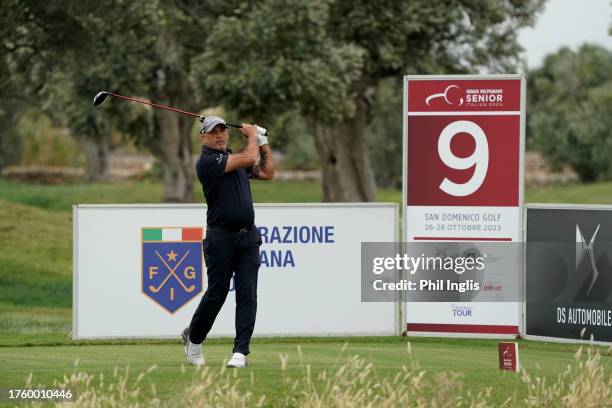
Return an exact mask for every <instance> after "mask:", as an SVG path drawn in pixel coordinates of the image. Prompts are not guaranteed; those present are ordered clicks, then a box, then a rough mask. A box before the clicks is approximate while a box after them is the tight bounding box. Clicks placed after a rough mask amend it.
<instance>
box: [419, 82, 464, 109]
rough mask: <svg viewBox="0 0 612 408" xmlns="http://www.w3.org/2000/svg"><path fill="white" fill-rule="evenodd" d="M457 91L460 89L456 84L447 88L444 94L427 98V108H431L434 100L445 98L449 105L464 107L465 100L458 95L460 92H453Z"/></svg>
mask: <svg viewBox="0 0 612 408" xmlns="http://www.w3.org/2000/svg"><path fill="white" fill-rule="evenodd" d="M455 89H456V90H457V91H458V90H459V87H458V86H457V85H455V84H452V85H449V86H447V87H446V89H445V90H444V92H441V93H436V94H433V95H429V96H428V97H427V98H425V103H426V104H427V106H430V105H431V101H432V100H433V99H436V98H444V101H445V102H446V103H447V104H449V105H457V106H461V105H463V98H462V97H461V96H458V95H457V94H458V92H452V91H453V90H455ZM457 98H458V99H457Z"/></svg>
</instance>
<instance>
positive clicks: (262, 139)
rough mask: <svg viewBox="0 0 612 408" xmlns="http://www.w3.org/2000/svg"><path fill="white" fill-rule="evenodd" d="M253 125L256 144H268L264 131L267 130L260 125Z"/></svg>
mask: <svg viewBox="0 0 612 408" xmlns="http://www.w3.org/2000/svg"><path fill="white" fill-rule="evenodd" d="M255 127H256V128H257V145H258V146H263V145H265V144H268V136H266V133H267V132H268V131H267V130H266V129H264V128H262V127H261V126H257V125H255Z"/></svg>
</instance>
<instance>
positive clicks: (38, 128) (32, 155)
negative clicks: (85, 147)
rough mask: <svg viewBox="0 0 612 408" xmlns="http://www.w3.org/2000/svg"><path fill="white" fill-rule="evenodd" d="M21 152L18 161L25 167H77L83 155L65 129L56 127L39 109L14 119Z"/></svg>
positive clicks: (81, 163) (82, 159)
mask: <svg viewBox="0 0 612 408" xmlns="http://www.w3.org/2000/svg"><path fill="white" fill-rule="evenodd" d="M17 130H18V133H19V140H20V141H21V143H22V144H23V153H22V156H21V160H20V162H19V164H21V165H24V166H67V167H71V166H72V167H78V166H82V165H83V162H84V157H83V154H82V153H81V150H80V148H79V146H78V145H77V144H76V142H75V141H74V139H73V138H72V137H71V135H70V134H69V133H68V132H67V129H65V128H55V127H53V124H52V122H51V120H50V119H49V118H48V117H47V116H46V115H44V114H42V113H40V111H36V110H29V111H27V112H26V113H24V114H23V115H22V116H21V118H20V119H19V121H18V122H17Z"/></svg>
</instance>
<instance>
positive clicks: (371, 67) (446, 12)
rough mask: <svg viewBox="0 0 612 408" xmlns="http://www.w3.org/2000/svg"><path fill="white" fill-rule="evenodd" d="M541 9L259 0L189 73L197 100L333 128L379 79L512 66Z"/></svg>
mask: <svg viewBox="0 0 612 408" xmlns="http://www.w3.org/2000/svg"><path fill="white" fill-rule="evenodd" d="M541 5H542V1H541V0H533V1H517V2H512V3H505V2H491V1H478V2H473V1H466V2H457V1H446V2H442V4H441V3H440V2H430V1H415V2H410V3H408V4H407V3H403V2H396V1H383V2H370V1H366V0H363V1H357V2H355V1H341V0H338V1H331V0H316V1H308V2H302V1H299V0H290V1H288V2H287V1H280V0H264V1H260V2H254V3H252V4H249V5H247V4H244V5H242V6H241V7H240V8H236V9H235V10H234V11H233V12H229V13H228V14H226V15H222V16H219V18H218V19H216V21H215V22H214V23H213V24H212V27H211V29H210V35H209V36H208V38H207V41H206V51H205V52H204V53H203V54H202V55H201V56H200V57H198V58H197V59H195V60H194V63H193V64H192V72H193V74H194V78H195V81H196V82H197V85H198V86H197V87H196V89H198V90H199V93H198V96H199V97H200V99H204V98H207V99H209V98H212V99H214V100H217V101H220V102H221V103H223V105H225V106H226V107H228V108H230V109H236V110H237V111H238V112H239V113H240V114H243V115H250V116H255V117H257V116H262V115H275V114H279V113H281V112H285V111H291V110H296V109H297V110H298V111H299V112H300V113H301V114H302V115H305V116H313V117H316V118H317V119H318V120H320V121H323V122H326V123H330V122H337V121H341V120H345V119H347V118H351V117H353V115H354V114H355V106H356V101H357V99H359V98H362V97H364V96H367V95H366V94H367V92H369V91H368V89H369V88H371V87H374V88H376V86H377V84H378V81H379V80H380V79H383V78H387V77H395V78H398V77H399V76H401V75H402V74H406V73H415V72H419V73H434V72H435V73H444V72H465V71H466V70H476V69H480V68H486V69H489V70H493V71H503V70H505V69H507V68H508V67H514V66H516V62H517V61H518V60H517V53H518V50H519V47H518V45H517V42H516V29H517V28H519V27H521V26H523V25H526V24H529V23H531V22H532V19H533V14H534V13H535V12H537V11H538V10H539V9H540V8H541Z"/></svg>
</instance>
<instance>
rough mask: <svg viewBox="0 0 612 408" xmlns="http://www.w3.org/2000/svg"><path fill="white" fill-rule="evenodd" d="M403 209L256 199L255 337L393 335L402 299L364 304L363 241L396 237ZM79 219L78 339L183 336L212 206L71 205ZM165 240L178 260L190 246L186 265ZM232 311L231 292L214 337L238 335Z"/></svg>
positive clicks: (195, 298) (201, 271)
mask: <svg viewBox="0 0 612 408" xmlns="http://www.w3.org/2000/svg"><path fill="white" fill-rule="evenodd" d="M397 214H398V209H397V206H396V205H395V204H365V203H364V204H338V205H336V204H278V205H275V204H270V205H265V204H264V205H255V219H256V224H257V226H258V227H259V229H260V232H261V235H262V240H263V245H262V246H261V260H262V265H261V268H260V270H259V281H258V307H257V322H256V324H255V332H254V336H302V335H313V336H330V335H393V334H397V333H398V332H399V323H398V320H397V319H398V313H397V305H396V304H395V303H362V302H361V286H360V285H361V279H360V273H361V267H360V260H361V258H360V251H361V242H366V241H379V242H385V241H387V242H392V241H396V240H397V238H398V237H397V235H396V231H397V225H398V224H397V223H398V217H397ZM73 222H74V225H73V240H74V242H73V246H74V248H73V253H74V259H73V263H74V266H73V269H74V271H73V273H74V283H73V285H74V290H73V292H74V293H73V297H74V298H73V314H74V316H73V338H76V339H82V338H110V337H119V338H129V337H141V338H155V337H177V336H179V334H180V332H181V331H182V330H183V329H184V328H185V327H186V326H187V325H188V324H189V322H190V320H191V317H192V315H193V312H194V311H195V308H196V307H197V305H198V303H199V301H200V298H201V296H202V294H203V293H204V291H205V290H206V282H207V278H206V269H205V265H200V264H199V262H200V258H202V264H204V262H203V257H202V256H201V254H199V255H198V256H197V257H194V252H193V251H194V248H201V242H198V240H199V238H198V234H201V235H202V236H205V231H204V230H205V226H206V207H205V206H204V205H198V204H193V205H191V204H186V205H75V206H74V208H73ZM198 231H199V232H198ZM168 243H172V245H178V247H177V248H179V249H178V250H176V252H177V253H178V254H179V256H177V260H179V261H180V259H179V258H181V256H180V254H181V253H182V252H181V250H180V248H190V251H191V252H190V255H189V256H187V257H186V258H185V259H183V263H182V264H181V265H180V267H175V266H173V265H174V264H172V262H170V261H168V262H166V261H164V260H163V259H162V258H164V255H162V254H161V253H160V252H162V253H163V250H164V248H166V249H167V247H164V246H162V245H169V244H168ZM181 245H183V246H184V247H181ZM185 245H186V246H185ZM173 248H174V247H173ZM171 252H174V250H171ZM184 252H185V253H186V251H184ZM170 256H174V254H172V255H170ZM158 258H159V262H158V261H157V260H156V259H158ZM155 262H157V264H155V266H152V265H153V263H155ZM171 271H172V272H171ZM156 279H159V280H156ZM200 279H202V280H200ZM234 311H235V296H234V292H233V291H231V292H230V294H229V295H228V297H227V299H226V302H225V305H224V306H223V308H222V309H221V312H220V313H219V316H218V318H217V320H216V322H215V324H214V326H213V328H212V331H211V333H210V336H213V337H214V336H234V334H235V333H234Z"/></svg>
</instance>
